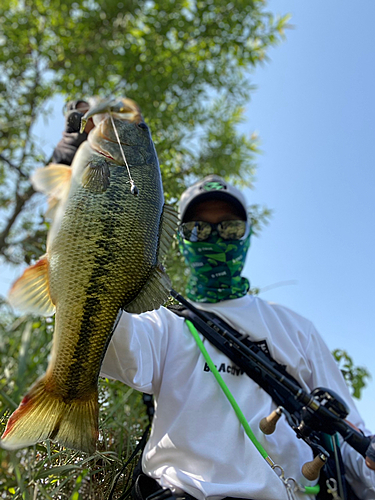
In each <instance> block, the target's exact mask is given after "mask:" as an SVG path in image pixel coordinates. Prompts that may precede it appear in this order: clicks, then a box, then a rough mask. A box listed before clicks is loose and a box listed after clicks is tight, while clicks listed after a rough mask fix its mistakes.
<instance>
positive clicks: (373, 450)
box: [366, 436, 375, 470]
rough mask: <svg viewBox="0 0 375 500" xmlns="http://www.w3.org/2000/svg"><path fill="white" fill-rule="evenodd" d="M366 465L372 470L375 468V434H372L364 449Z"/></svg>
mask: <svg viewBox="0 0 375 500" xmlns="http://www.w3.org/2000/svg"><path fill="white" fill-rule="evenodd" d="M366 465H367V467H369V468H370V469H372V470H375V436H372V439H371V443H370V446H369V447H368V448H367V451H366Z"/></svg>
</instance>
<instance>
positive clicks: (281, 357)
mask: <svg viewBox="0 0 375 500" xmlns="http://www.w3.org/2000/svg"><path fill="white" fill-rule="evenodd" d="M180 218H181V221H182V223H181V228H180V231H179V243H180V248H181V251H182V253H183V255H184V257H185V260H186V263H187V265H188V267H189V269H190V273H191V274H190V280H189V284H188V287H187V291H186V294H187V296H188V298H189V299H190V300H191V301H193V302H194V304H195V305H196V306H197V307H199V308H202V309H203V310H205V311H208V312H212V313H215V314H216V315H218V316H219V317H221V318H223V319H224V320H225V321H226V322H227V323H228V324H230V325H231V326H232V327H233V328H235V329H236V330H238V331H239V332H240V333H245V334H248V335H249V336H250V338H251V339H252V340H253V341H255V342H258V343H260V344H261V345H262V346H263V348H264V349H266V350H268V351H269V352H270V354H271V356H272V357H273V358H274V359H275V360H276V361H278V362H279V363H281V364H282V365H285V366H286V367H287V371H288V372H289V373H290V374H291V375H292V376H294V378H295V379H296V380H297V381H298V382H299V384H300V385H301V386H302V388H303V389H305V390H306V391H307V392H310V391H311V390H312V389H314V388H315V387H319V386H323V387H328V388H330V389H333V390H334V391H335V392H336V393H338V394H339V395H341V397H342V398H343V399H344V400H345V402H346V403H347V404H348V406H349V407H350V413H349V415H348V420H349V421H350V422H352V423H353V424H354V425H355V426H357V427H358V428H360V429H362V430H364V433H365V434H369V431H367V430H366V429H364V423H363V421H362V419H361V417H360V416H359V414H358V412H357V410H356V408H355V406H354V404H353V401H352V399H351V397H350V394H349V391H348V388H347V387H346V384H345V382H344V380H343V377H342V376H341V373H340V371H339V369H338V367H337V365H336V363H335V361H334V359H333V358H332V356H331V354H330V352H329V350H328V348H327V346H326V345H325V343H324V342H323V340H322V339H321V337H320V336H319V334H318V333H317V332H316V330H315V328H314V326H313V325H312V324H311V323H310V322H309V321H308V320H306V319H304V318H302V317H301V316H299V315H297V314H296V313H294V312H293V311H290V310H289V309H286V308H284V307H281V306H278V305H271V304H268V303H267V302H265V301H263V300H262V299H260V298H259V297H255V296H252V295H249V294H248V293H247V292H248V290H249V282H248V280H247V279H246V278H244V277H242V276H241V272H242V269H243V266H244V263H245V258H246V254H247V250H248V248H249V245H250V235H251V228H250V224H249V221H248V216H247V211H246V203H245V200H244V198H243V196H242V194H241V192H240V191H239V190H237V189H236V188H234V187H233V186H231V185H230V184H228V183H227V182H226V181H225V180H223V179H221V178H220V177H218V176H208V177H207V178H205V179H203V180H201V181H199V182H198V183H196V184H195V185H193V186H192V187H190V188H189V189H187V190H186V191H185V193H184V194H183V195H182V197H181V202H180ZM204 344H205V347H206V349H207V351H208V353H209V355H210V357H211V359H212V360H213V363H214V364H215V365H216V366H217V367H218V369H219V372H220V374H221V376H222V378H223V379H224V380H225V382H226V384H227V386H228V387H229V389H230V391H231V392H232V394H233V396H234V397H235V399H236V401H237V403H238V405H239V407H240V408H241V410H242V412H243V413H244V415H245V418H246V421H247V422H248V423H249V424H250V427H251V429H252V431H253V433H254V434H255V436H256V438H257V440H258V441H259V442H260V443H261V445H262V446H263V448H264V449H266V451H267V453H268V455H269V456H270V457H271V458H272V459H273V461H274V462H275V463H276V464H278V466H280V467H281V468H282V469H283V471H284V474H285V477H288V478H293V480H294V481H295V482H296V483H297V484H298V485H299V486H300V487H301V489H303V487H305V486H309V485H311V484H312V483H311V482H309V481H308V480H307V479H306V478H305V477H304V476H303V475H302V473H301V467H302V465H303V464H304V463H305V462H307V461H310V460H312V451H311V448H310V447H309V446H308V445H307V444H306V443H305V442H304V441H303V440H298V439H297V438H296V436H295V433H294V431H293V430H292V429H291V427H290V426H289V425H288V424H287V423H286V421H285V418H281V420H280V421H279V423H278V424H277V428H276V431H275V432H274V433H273V434H272V435H270V436H265V435H264V434H262V432H261V431H260V430H259V422H260V420H261V419H262V418H263V417H265V416H267V415H269V414H270V413H271V412H272V410H274V409H275V407H276V406H275V404H274V402H273V401H272V398H271V397H270V396H269V395H268V394H267V393H266V392H265V391H264V390H263V389H261V388H260V387H259V386H258V385H257V384H256V383H255V382H254V381H253V380H251V379H250V378H249V377H248V376H247V375H246V374H244V373H242V372H241V371H240V370H239V369H238V368H237V367H236V366H235V365H234V363H233V362H232V361H231V360H230V359H229V358H227V357H226V356H225V355H224V354H223V353H221V352H220V351H219V350H217V349H216V348H215V347H214V346H212V345H211V344H210V343H209V342H207V341H205V342H204ZM101 375H102V376H103V377H110V378H114V379H117V380H121V381H122V382H124V383H125V384H127V385H129V386H131V387H133V388H135V389H137V390H139V391H142V392H145V393H148V394H153V395H154V399H155V415H154V419H153V424H152V429H151V434H150V437H149V440H148V442H147V445H146V448H145V450H144V453H143V456H142V470H143V473H144V475H142V476H140V480H139V481H138V483H139V484H138V486H139V488H138V489H137V490H136V493H137V494H138V495H140V496H141V497H142V498H145V497H147V496H148V495H149V494H151V493H153V492H155V491H156V490H158V489H159V488H165V489H167V488H169V489H170V490H171V491H172V492H173V493H174V494H175V495H176V496H183V495H186V494H188V495H190V496H191V497H193V498H196V499H199V500H204V499H206V498H210V499H211V497H212V499H213V500H219V499H221V498H226V497H229V498H246V499H252V500H287V499H288V498H298V499H302V498H305V499H309V500H310V499H312V498H314V496H312V495H309V494H305V493H302V492H301V491H297V492H295V493H293V494H294V497H290V496H288V495H289V494H288V491H287V488H286V487H285V485H284V483H283V482H282V480H281V479H280V478H279V475H278V474H277V470H273V469H272V468H271V467H270V466H269V465H268V463H267V462H266V461H265V460H264V458H263V457H262V456H261V454H260V453H259V451H258V449H257V448H256V447H255V446H254V444H253V442H251V440H250V439H249V438H248V437H247V435H246V434H245V432H244V430H243V428H242V426H241V424H240V423H239V421H238V419H237V416H236V414H235V412H234V411H233V409H232V407H231V406H230V404H229V402H228V400H227V399H226V398H225V396H224V395H223V393H222V391H221V389H220V387H219V385H218V384H217V382H216V380H215V378H214V376H213V374H212V373H211V371H210V370H209V369H208V367H207V364H206V362H205V360H204V358H203V356H202V354H201V353H200V351H199V348H198V347H197V345H196V343H195V340H194V338H193V337H192V335H191V333H190V331H189V329H188V327H187V325H186V322H185V321H184V319H183V318H181V317H179V316H177V315H175V314H174V313H173V312H171V311H170V310H168V309H166V308H164V307H161V308H160V309H158V310H157V311H151V312H147V313H144V314H141V315H131V314H127V313H124V314H123V315H122V317H121V320H120V322H119V324H118V326H117V328H116V330H115V332H114V335H113V338H112V340H111V342H110V344H109V347H108V350H107V353H106V356H105V358H104V362H103V365H102V370H101ZM371 453H372V452H371ZM371 453H370V455H371ZM342 454H343V459H344V462H345V466H346V474H347V478H348V481H349V483H350V484H351V486H352V488H353V489H354V491H355V493H356V494H357V495H358V496H359V498H361V499H363V500H370V499H372V500H374V499H375V475H374V473H373V472H372V471H371V470H370V467H371V468H375V463H374V462H372V461H371V460H369V459H367V464H368V466H367V467H366V464H365V460H364V459H363V458H362V457H361V456H360V455H359V454H358V453H357V452H356V451H355V450H353V449H352V448H351V447H350V446H349V445H348V444H347V443H343V444H342ZM371 457H372V458H375V456H374V455H371ZM278 470H280V469H278Z"/></svg>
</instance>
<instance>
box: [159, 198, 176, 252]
mask: <svg viewBox="0 0 375 500" xmlns="http://www.w3.org/2000/svg"><path fill="white" fill-rule="evenodd" d="M177 226H178V214H177V212H176V210H175V209H174V208H173V207H171V206H170V205H166V204H164V207H163V213H162V216H161V220H160V231H159V234H160V236H159V252H158V260H159V261H161V260H162V259H163V257H164V256H165V255H166V253H167V252H168V250H169V247H170V245H171V243H172V239H173V236H174V235H175V234H176V231H177Z"/></svg>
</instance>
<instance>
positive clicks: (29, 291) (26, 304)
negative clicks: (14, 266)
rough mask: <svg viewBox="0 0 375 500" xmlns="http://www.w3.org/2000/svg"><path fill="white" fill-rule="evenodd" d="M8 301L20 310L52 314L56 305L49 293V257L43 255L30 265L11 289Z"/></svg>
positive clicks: (44, 314)
mask: <svg viewBox="0 0 375 500" xmlns="http://www.w3.org/2000/svg"><path fill="white" fill-rule="evenodd" d="M8 301H9V303H10V305H11V306H12V307H14V308H15V309H18V310H19V311H22V312H26V313H32V314H38V315H41V316H52V314H53V313H54V312H55V306H54V304H53V302H52V299H51V296H50V293H49V280H48V259H47V255H43V257H41V258H40V259H39V260H38V262H37V263H36V264H34V265H32V266H30V267H28V268H27V269H26V270H25V271H24V273H23V275H22V276H21V277H20V278H18V280H16V281H15V282H14V284H13V286H12V288H11V289H10V291H9V294H8Z"/></svg>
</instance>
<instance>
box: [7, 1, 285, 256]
mask: <svg viewBox="0 0 375 500" xmlns="http://www.w3.org/2000/svg"><path fill="white" fill-rule="evenodd" d="M286 21H287V18H286V17H284V18H274V17H273V16H272V14H270V13H268V12H266V11H265V2H264V0H254V1H251V2H249V1H247V0H236V1H234V2H230V3H228V2H226V1H224V0H215V1H213V0H191V1H189V0H165V1H164V2H160V3H158V2H156V1H153V0H151V1H150V0H122V1H121V2H119V0H105V1H101V2H99V1H95V0H90V1H78V2H77V1H72V0H67V1H66V2H63V4H61V2H57V1H56V0H47V1H46V0H24V1H16V0H4V2H2V3H1V6H0V33H1V35H0V48H1V50H0V75H1V76H0V90H1V92H2V95H3V100H2V101H1V102H0V216H1V219H2V220H4V221H5V222H4V223H3V224H2V226H1V227H0V231H1V232H0V255H2V256H3V258H5V259H6V260H8V261H10V262H14V263H20V262H23V261H25V260H26V261H30V260H32V259H33V258H36V257H38V256H39V255H40V254H41V253H43V252H44V250H45V248H44V240H43V238H38V236H40V234H44V232H45V221H44V218H43V215H42V214H40V213H39V210H35V205H34V203H33V200H34V196H35V193H34V190H33V188H32V187H31V186H30V184H29V182H28V178H29V175H30V172H31V171H32V170H33V169H35V167H37V166H42V165H45V164H46V163H47V162H48V158H47V157H46V153H45V152H44V151H43V148H42V143H41V138H38V137H35V136H34V135H33V127H34V125H35V123H36V121H37V120H38V118H39V117H40V116H41V115H43V114H46V113H47V108H48V106H47V103H48V100H50V99H51V98H52V97H53V96H55V95H57V94H63V95H65V96H66V97H67V98H82V97H85V96H90V95H93V94H99V95H109V94H113V95H124V94H126V95H128V96H129V97H133V98H134V99H135V100H136V101H137V102H139V103H140V104H141V107H142V110H143V113H144V116H145V117H146V120H147V122H148V123H149V124H150V126H151V130H152V131H153V138H154V141H155V144H156V147H157V151H158V153H159V159H160V161H161V165H162V173H163V180H164V186H165V192H166V198H167V199H170V200H172V201H173V200H174V201H175V200H176V198H177V197H178V195H179V194H180V193H181V191H182V190H183V189H184V187H185V186H186V184H187V183H190V182H191V180H192V179H193V178H194V177H196V176H201V175H205V174H208V173H212V172H215V173H218V174H220V175H223V176H225V177H228V176H231V177H232V178H233V179H234V180H235V181H237V182H239V183H242V184H246V185H250V184H251V180H252V175H253V170H254V166H253V153H254V151H255V149H256V141H255V138H254V137H245V136H242V135H239V134H238V132H237V125H238V123H239V122H240V121H241V119H242V112H243V107H244V105H245V104H246V103H247V102H248V100H249V96H250V91H251V85H250V84H249V83H248V72H249V70H251V68H253V67H255V66H256V65H257V64H259V63H260V62H262V61H264V60H265V58H266V51H267V49H268V48H269V47H270V46H271V45H272V44H275V43H276V42H277V41H278V40H280V38H281V36H282V34H283V29H284V27H285V25H286Z"/></svg>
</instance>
